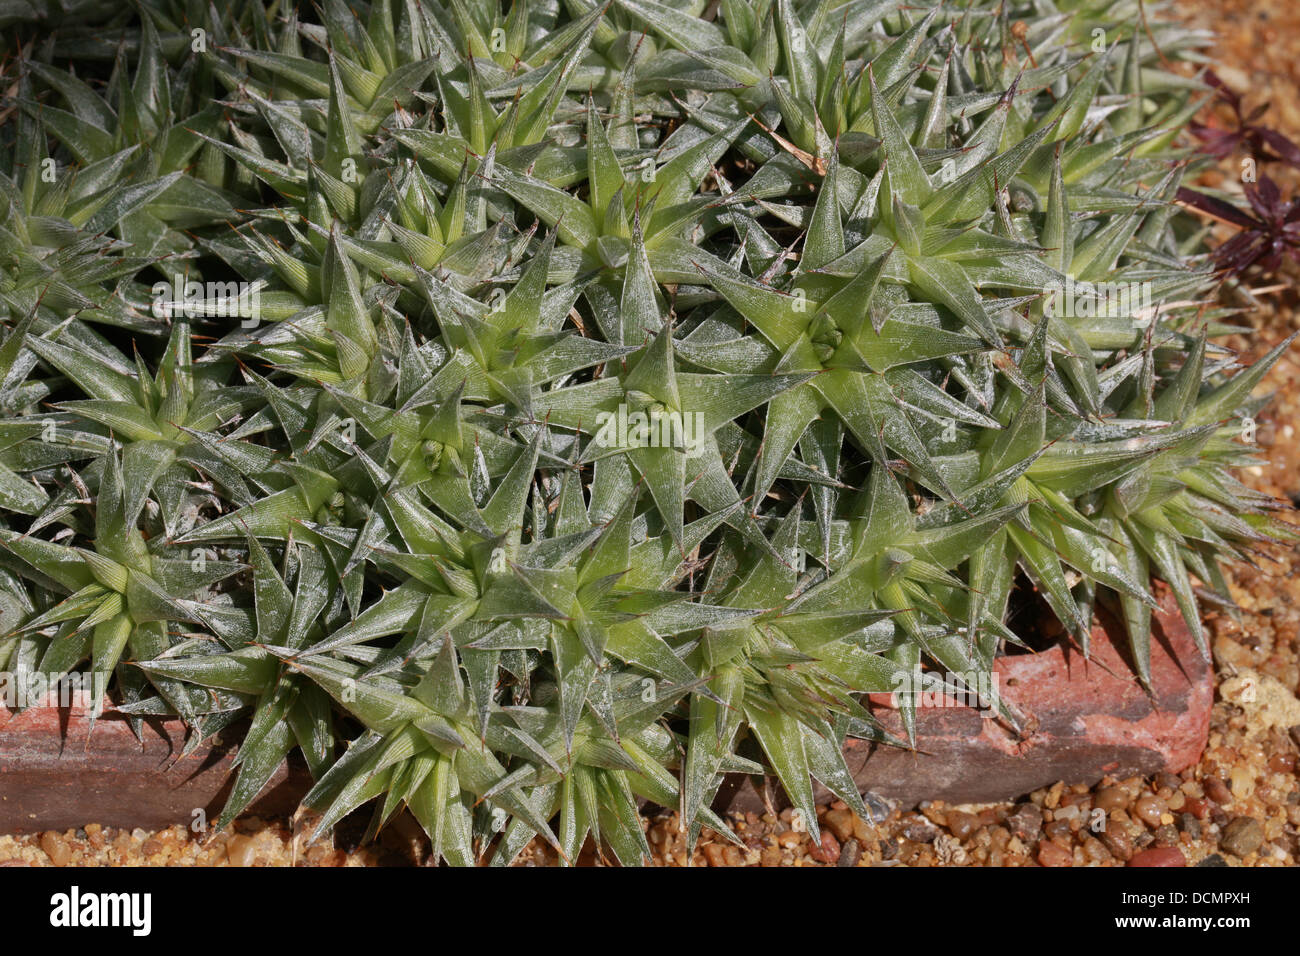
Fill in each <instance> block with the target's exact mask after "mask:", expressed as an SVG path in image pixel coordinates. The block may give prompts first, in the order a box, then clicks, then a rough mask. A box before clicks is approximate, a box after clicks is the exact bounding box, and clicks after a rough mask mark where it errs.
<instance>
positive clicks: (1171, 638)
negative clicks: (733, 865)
mask: <svg viewBox="0 0 1300 956" xmlns="http://www.w3.org/2000/svg"><path fill="white" fill-rule="evenodd" d="M1154 631H1155V633H1154V636H1153V640H1152V642H1151V686H1152V693H1153V696H1151V697H1148V696H1147V694H1146V692H1145V691H1144V690H1143V689H1142V686H1141V685H1140V684H1139V683H1138V682H1137V680H1136V678H1135V677H1134V676H1133V670H1132V667H1131V665H1130V664H1129V662H1128V661H1127V660H1126V658H1125V656H1124V655H1122V654H1121V652H1120V651H1119V650H1118V649H1117V647H1121V648H1126V647H1127V638H1126V637H1125V635H1124V630H1123V627H1122V625H1120V624H1119V623H1118V622H1116V621H1114V620H1110V619H1107V618H1106V617H1104V616H1103V617H1102V623H1101V624H1099V625H1097V626H1095V627H1094V628H1093V631H1092V647H1091V659H1090V660H1084V658H1083V655H1082V654H1080V653H1078V651H1074V650H1071V651H1066V650H1064V649H1062V648H1059V647H1058V648H1053V649H1052V650H1049V651H1043V652H1041V653H1038V654H1024V655H1016V656H1011V657H1005V658H1002V659H1000V660H999V661H997V662H996V663H995V664H994V669H995V671H996V672H997V674H998V686H999V689H1000V691H1001V693H1002V694H1003V695H1004V696H1005V697H1006V699H1007V700H1008V701H1010V702H1011V703H1012V704H1013V705H1014V706H1015V707H1016V708H1017V709H1018V710H1019V711H1020V712H1021V713H1023V714H1025V715H1026V717H1027V720H1026V727H1025V730H1026V732H1025V735H1024V736H1023V737H1021V736H1018V735H1017V734H1015V733H1014V732H1012V731H1011V730H1010V729H1008V728H1007V727H1006V726H1004V725H1003V724H1002V723H1001V722H1000V721H998V720H992V719H985V718H984V717H982V716H981V714H980V713H978V712H976V711H975V710H974V709H972V708H970V707H967V706H960V705H958V704H957V703H956V702H955V701H951V700H949V701H947V702H946V703H948V704H951V706H941V707H933V706H932V707H921V708H919V709H918V711H917V740H916V751H915V752H913V751H909V750H902V749H899V748H897V747H887V746H879V745H873V744H870V743H867V742H865V741H860V740H850V741H849V742H848V745H847V746H846V747H845V753H846V755H847V757H848V763H849V769H850V770H852V771H853V776H854V779H855V781H856V782H857V784H858V789H859V790H862V791H870V792H872V793H875V794H878V795H880V796H883V797H887V798H889V799H892V800H894V801H897V802H898V803H900V804H902V805H904V806H913V805H915V804H916V803H918V802H920V801H921V800H943V801H945V802H947V803H982V802H991V801H996V800H1008V799H1012V798H1015V797H1018V796H1020V795H1022V794H1025V793H1028V792H1030V791H1033V790H1037V789H1038V788H1039V787H1043V786H1048V785H1050V784H1053V783H1055V782H1056V781H1058V780H1063V781H1065V782H1066V783H1087V784H1092V783H1095V782H1096V781H1098V780H1100V779H1101V777H1103V776H1104V775H1106V774H1112V775H1114V776H1117V777H1124V776H1130V775H1133V774H1152V773H1155V772H1157V771H1160V770H1168V771H1169V772H1171V773H1178V772H1179V771H1181V770H1184V769H1186V768H1187V767H1189V766H1192V765H1193V764H1195V763H1196V762H1197V761H1198V760H1199V759H1200V755H1201V751H1202V750H1203V749H1204V748H1205V741H1206V738H1207V736H1208V735H1209V729H1210V708H1211V706H1212V705H1213V703H1214V681H1213V674H1212V673H1211V669H1210V667H1209V665H1208V664H1207V663H1206V662H1205V660H1204V659H1203V658H1202V657H1201V655H1200V652H1199V651H1198V650H1197V649H1196V645H1195V643H1194V641H1193V640H1192V636H1191V633H1190V632H1189V631H1188V629H1187V626H1186V624H1184V623H1183V619H1182V616H1181V615H1180V614H1179V613H1178V609H1177V607H1176V605H1175V604H1174V602H1173V600H1172V598H1171V597H1170V596H1169V595H1167V594H1166V595H1164V597H1163V598H1162V600H1161V603H1160V610H1159V612H1158V613H1157V614H1156V622H1155V628H1154ZM870 707H871V710H872V711H873V712H874V713H875V714H876V715H877V716H878V717H879V718H880V719H881V721H882V722H883V723H884V725H885V726H886V727H887V728H889V729H890V730H891V731H892V732H893V733H895V734H897V735H900V736H901V735H902V728H901V724H900V722H899V719H898V713H897V711H896V710H895V709H894V708H893V706H892V702H891V699H890V695H888V694H873V695H871V703H870ZM762 787H763V783H762V781H761V778H759V779H758V780H757V781H756V780H755V779H752V778H749V777H744V776H738V777H736V778H733V779H732V780H730V781H728V785H727V786H726V787H724V791H723V793H722V794H720V801H721V804H722V805H723V806H727V807H730V808H732V809H743V810H753V811H756V812H761V811H762V809H763V808H764V801H763V798H762V795H761V794H760V792H759V791H760V790H761V789H762ZM773 789H776V790H777V791H779V788H771V787H768V795H769V798H771V795H772V790H773ZM818 798H819V800H828V799H831V797H830V795H829V794H828V793H827V792H826V791H824V790H820V789H819V791H818ZM779 805H780V802H779V801H778V806H779Z"/></svg>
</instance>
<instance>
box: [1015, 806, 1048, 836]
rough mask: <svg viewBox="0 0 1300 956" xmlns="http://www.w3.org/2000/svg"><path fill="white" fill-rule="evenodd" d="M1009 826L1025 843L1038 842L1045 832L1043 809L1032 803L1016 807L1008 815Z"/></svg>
mask: <svg viewBox="0 0 1300 956" xmlns="http://www.w3.org/2000/svg"><path fill="white" fill-rule="evenodd" d="M1007 826H1008V827H1009V828H1010V829H1011V832H1012V833H1013V834H1015V835H1016V836H1017V837H1019V838H1020V840H1021V841H1022V842H1024V843H1036V842H1038V838H1039V837H1040V836H1041V835H1042V832H1043V811H1042V810H1040V809H1038V807H1037V806H1035V805H1034V804H1032V803H1024V804H1021V805H1020V806H1018V807H1016V811H1015V813H1013V814H1011V815H1010V816H1009V817H1007Z"/></svg>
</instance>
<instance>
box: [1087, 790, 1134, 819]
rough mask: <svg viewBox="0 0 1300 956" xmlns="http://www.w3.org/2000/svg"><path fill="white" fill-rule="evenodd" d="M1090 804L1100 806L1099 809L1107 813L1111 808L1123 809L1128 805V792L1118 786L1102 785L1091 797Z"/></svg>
mask: <svg viewBox="0 0 1300 956" xmlns="http://www.w3.org/2000/svg"><path fill="white" fill-rule="evenodd" d="M1092 805H1093V806H1094V807H1101V809H1103V810H1105V811H1106V812H1107V813H1110V812H1111V811H1112V810H1123V809H1124V808H1125V807H1127V806H1128V794H1126V793H1125V792H1124V791H1123V790H1121V789H1120V788H1119V787H1103V788H1102V789H1101V790H1098V791H1097V795H1096V796H1095V797H1093V800H1092Z"/></svg>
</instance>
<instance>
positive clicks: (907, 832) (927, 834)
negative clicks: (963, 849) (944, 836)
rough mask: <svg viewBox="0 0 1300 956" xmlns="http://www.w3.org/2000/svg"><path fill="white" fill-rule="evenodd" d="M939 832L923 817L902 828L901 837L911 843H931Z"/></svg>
mask: <svg viewBox="0 0 1300 956" xmlns="http://www.w3.org/2000/svg"><path fill="white" fill-rule="evenodd" d="M938 835H939V831H938V830H937V829H936V828H935V827H934V825H933V824H931V823H930V822H929V821H928V820H926V819H925V818H924V817H918V818H917V819H915V820H913V821H912V822H911V823H909V824H907V825H906V826H905V827H903V836H904V837H906V838H907V839H909V840H911V841H912V842H913V843H933V842H934V838H935V837H937V836H938Z"/></svg>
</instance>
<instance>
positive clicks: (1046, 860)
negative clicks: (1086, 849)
mask: <svg viewBox="0 0 1300 956" xmlns="http://www.w3.org/2000/svg"><path fill="white" fill-rule="evenodd" d="M1037 856H1038V862H1039V864H1041V865H1042V866H1069V865H1070V864H1071V863H1073V862H1074V857H1073V856H1071V855H1070V851H1069V850H1065V849H1062V848H1061V847H1059V846H1057V845H1056V844H1055V843H1054V842H1053V841H1051V840H1040V841H1039V843H1038V854H1037Z"/></svg>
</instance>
